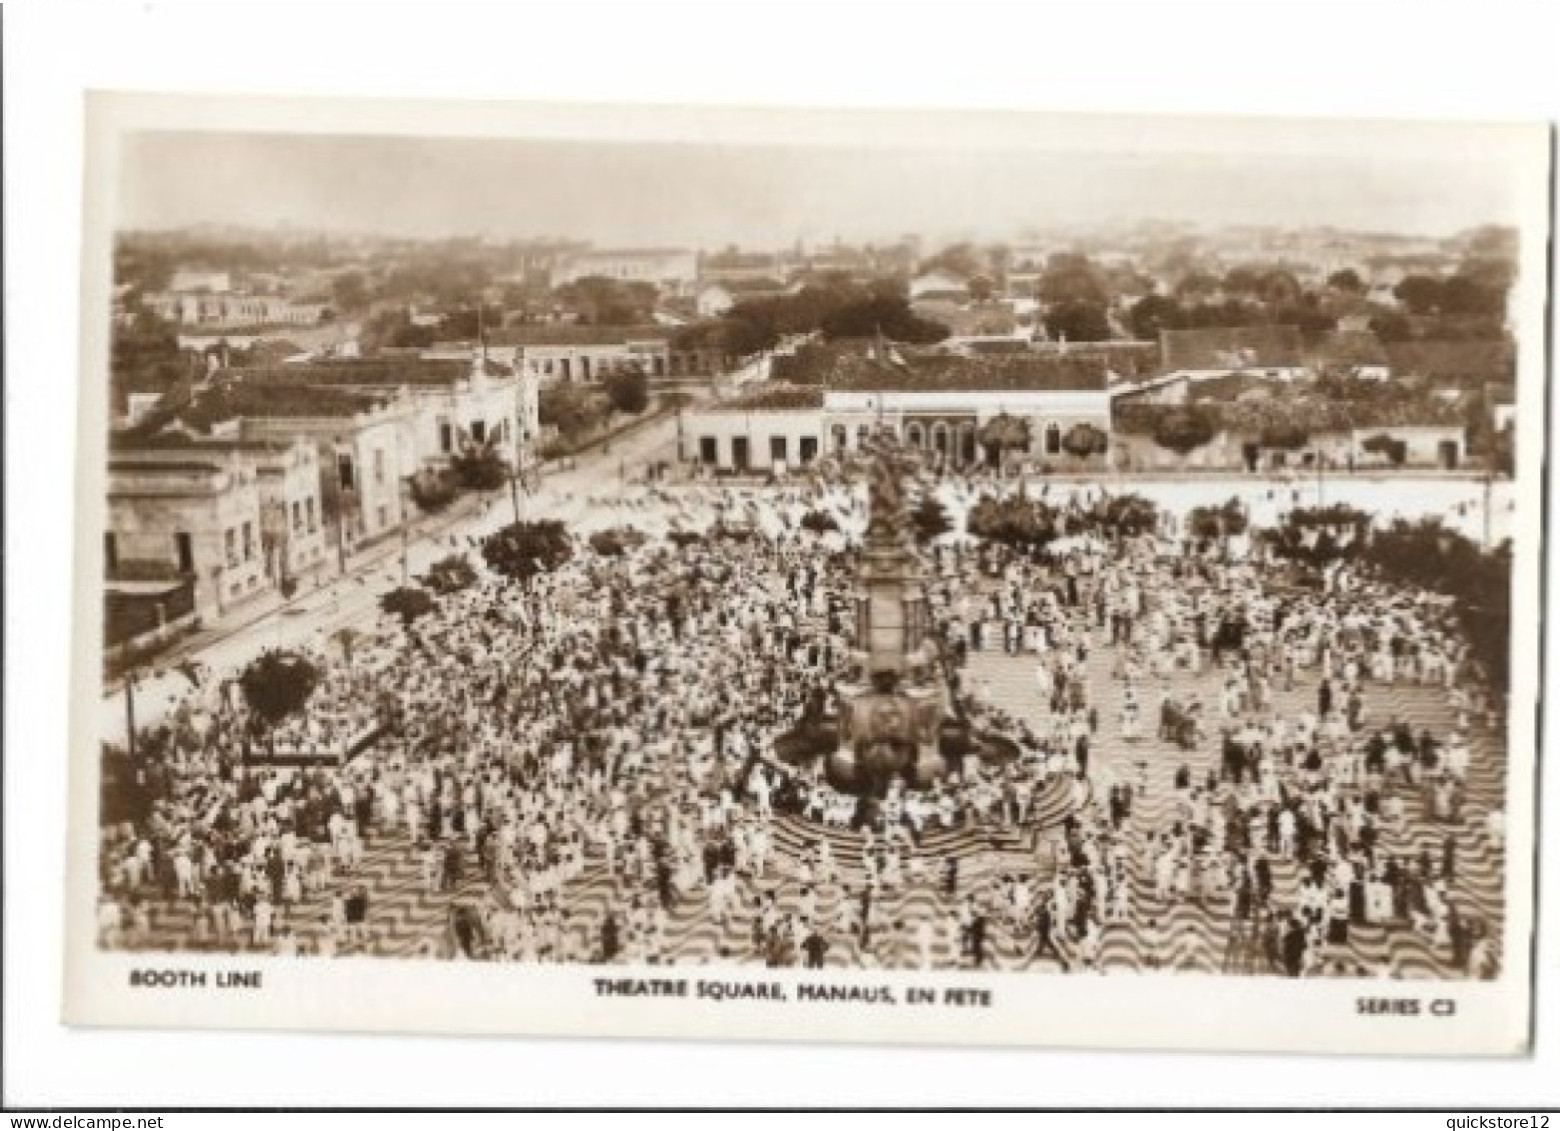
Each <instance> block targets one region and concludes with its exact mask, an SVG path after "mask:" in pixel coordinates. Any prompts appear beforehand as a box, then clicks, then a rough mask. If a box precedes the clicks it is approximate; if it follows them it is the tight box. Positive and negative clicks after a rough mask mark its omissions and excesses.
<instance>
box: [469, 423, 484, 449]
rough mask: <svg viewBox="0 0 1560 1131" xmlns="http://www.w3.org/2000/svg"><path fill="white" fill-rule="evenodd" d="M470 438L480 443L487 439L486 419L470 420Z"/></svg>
mask: <svg viewBox="0 0 1560 1131" xmlns="http://www.w3.org/2000/svg"><path fill="white" fill-rule="evenodd" d="M471 438H472V439H473V440H475V441H476V442H477V443H479V444H481V443H484V442H486V440H487V421H486V420H473V421H472V422H471Z"/></svg>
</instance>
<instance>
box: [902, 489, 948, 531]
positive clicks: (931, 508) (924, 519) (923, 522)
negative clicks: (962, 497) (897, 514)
mask: <svg viewBox="0 0 1560 1131" xmlns="http://www.w3.org/2000/svg"><path fill="white" fill-rule="evenodd" d="M910 522H911V524H912V525H913V526H914V528H915V540H916V541H917V542H921V543H926V542H931V541H933V540H934V539H936V538H937V537H938V536H939V535H942V534H946V533H948V531H950V530H952V529H953V520H952V519H950V518H949V517H948V508H947V507H945V506H943V504H942V500H941V499H939V498H938V497H937V496H936V495H935V494H933V493H932V492H931V491H927V492H925V493H924V494H923V495H922V496H921V501H920V502H919V503H917V504H916V505H915V508H914V509H913V510H911V512H910Z"/></svg>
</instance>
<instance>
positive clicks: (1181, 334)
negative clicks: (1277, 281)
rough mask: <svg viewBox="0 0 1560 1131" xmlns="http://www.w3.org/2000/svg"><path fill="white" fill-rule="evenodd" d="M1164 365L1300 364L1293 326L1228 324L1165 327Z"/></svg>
mask: <svg viewBox="0 0 1560 1131" xmlns="http://www.w3.org/2000/svg"><path fill="white" fill-rule="evenodd" d="M1160 342H1161V344H1162V346H1163V348H1164V367H1165V368H1166V369H1167V370H1169V371H1171V372H1176V371H1178V370H1182V369H1263V368H1275V367H1283V368H1290V367H1294V366H1298V365H1300V364H1301V348H1300V330H1299V328H1298V327H1296V326H1231V327H1217V328H1202V329H1193V330H1164V331H1162V332H1161V338H1160Z"/></svg>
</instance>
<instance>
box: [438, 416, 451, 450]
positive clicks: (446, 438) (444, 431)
mask: <svg viewBox="0 0 1560 1131" xmlns="http://www.w3.org/2000/svg"><path fill="white" fill-rule="evenodd" d="M454 447H455V433H454V430H453V429H451V428H450V422H449V421H448V420H446V419H445V418H444V417H442V416H441V417H439V451H441V452H443V453H444V454H445V455H449V454H450V452H451V451H453V450H454Z"/></svg>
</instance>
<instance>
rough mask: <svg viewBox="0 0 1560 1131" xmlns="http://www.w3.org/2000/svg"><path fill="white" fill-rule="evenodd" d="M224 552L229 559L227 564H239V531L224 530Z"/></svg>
mask: <svg viewBox="0 0 1560 1131" xmlns="http://www.w3.org/2000/svg"><path fill="white" fill-rule="evenodd" d="M222 550H223V554H224V556H225V557H226V558H227V564H228V565H230V566H236V565H237V564H238V531H236V530H224V531H223V532H222Z"/></svg>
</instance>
